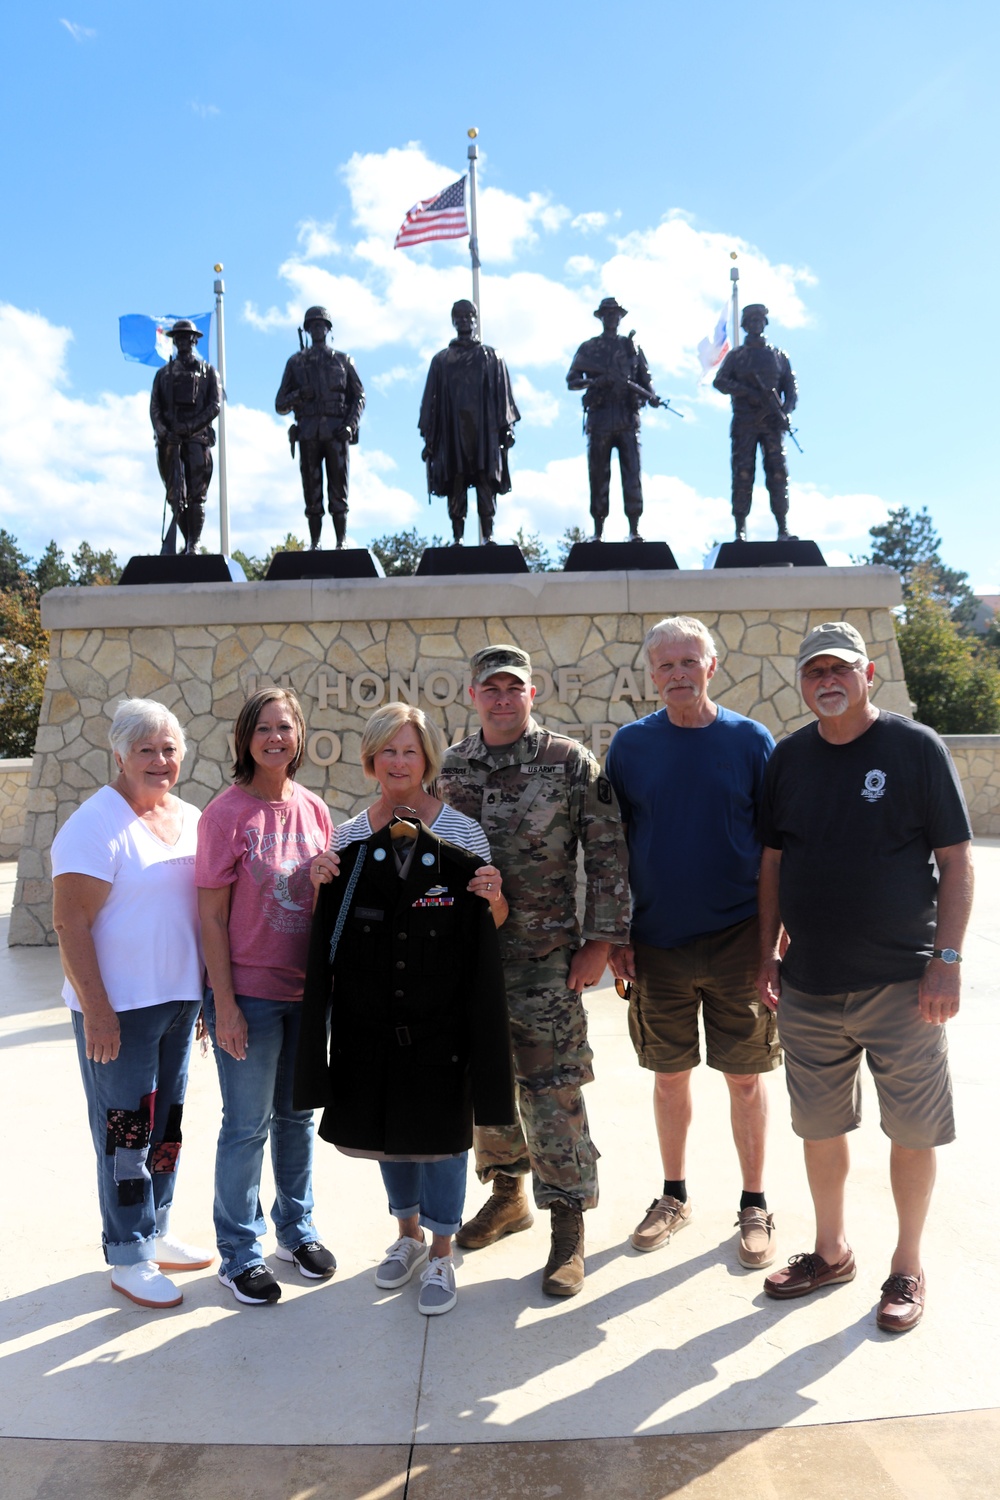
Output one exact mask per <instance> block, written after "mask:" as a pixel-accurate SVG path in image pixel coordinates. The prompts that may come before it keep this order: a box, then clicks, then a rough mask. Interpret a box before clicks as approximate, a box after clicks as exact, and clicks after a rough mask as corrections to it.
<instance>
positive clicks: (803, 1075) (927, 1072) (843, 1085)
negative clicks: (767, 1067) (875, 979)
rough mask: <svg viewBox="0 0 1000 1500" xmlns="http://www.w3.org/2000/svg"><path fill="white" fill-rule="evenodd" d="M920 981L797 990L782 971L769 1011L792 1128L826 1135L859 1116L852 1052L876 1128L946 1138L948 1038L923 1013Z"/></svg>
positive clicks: (910, 1142) (951, 1128)
mask: <svg viewBox="0 0 1000 1500" xmlns="http://www.w3.org/2000/svg"><path fill="white" fill-rule="evenodd" d="M918 990H919V981H918V980H916V979H907V980H904V981H903V982H902V983H900V984H886V985H882V986H881V987H880V988H878V989H872V990H849V991H847V992H845V993H843V994H839V995H806V994H803V993H802V991H801V990H795V989H792V987H791V985H789V984H787V983H786V982H785V981H784V980H783V981H782V985H781V1001H780V1003H779V1005H778V1018H779V1020H780V1023H781V1040H782V1043H783V1044H784V1048H785V1065H786V1066H785V1077H786V1078H787V1080H788V1093H789V1097H790V1099H791V1103H792V1129H793V1130H794V1131H795V1134H796V1135H799V1136H802V1137H803V1138H804V1139H805V1140H807V1141H826V1140H830V1139H831V1138H832V1137H833V1136H837V1135H845V1134H846V1133H847V1131H849V1130H856V1129H857V1127H858V1125H859V1124H860V1123H861V1079H860V1068H861V1054H862V1053H865V1055H866V1058H867V1062H868V1067H869V1069H870V1071H871V1075H872V1077H873V1078H874V1080H875V1089H876V1092H877V1094H878V1102H879V1108H880V1110H881V1113H882V1129H883V1130H884V1131H885V1133H886V1135H887V1136H888V1137H889V1139H890V1140H891V1141H895V1142H896V1144H897V1145H899V1146H906V1147H908V1148H909V1149H910V1150H912V1151H922V1150H924V1149H926V1148H927V1147H929V1146H946V1145H947V1144H948V1142H949V1141H953V1140H954V1139H955V1117H954V1113H953V1110H952V1095H951V1074H950V1072H949V1070H948V1038H947V1036H946V1035H945V1028H944V1027H943V1026H931V1025H930V1024H929V1022H927V1021H925V1020H923V1019H922V1017H921V1015H920V1011H919V1009H918V1005H917V994H918Z"/></svg>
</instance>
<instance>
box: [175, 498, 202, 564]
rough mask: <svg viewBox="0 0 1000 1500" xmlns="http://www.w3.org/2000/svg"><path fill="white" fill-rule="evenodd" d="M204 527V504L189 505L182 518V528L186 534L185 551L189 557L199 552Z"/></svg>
mask: <svg viewBox="0 0 1000 1500" xmlns="http://www.w3.org/2000/svg"><path fill="white" fill-rule="evenodd" d="M204 527H205V507H204V506H203V505H189V506H188V508H187V510H186V511H185V512H184V513H183V516H182V519H181V530H182V532H183V534H184V551H185V553H186V555H187V556H188V557H191V556H193V555H194V553H195V552H197V550H198V543H199V542H200V541H201V533H202V531H203V530H204Z"/></svg>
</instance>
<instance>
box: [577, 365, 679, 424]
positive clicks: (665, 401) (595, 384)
mask: <svg viewBox="0 0 1000 1500" xmlns="http://www.w3.org/2000/svg"><path fill="white" fill-rule="evenodd" d="M609 381H610V382H613V383H617V384H621V385H624V386H626V387H627V389H628V390H630V391H634V392H635V394H636V395H637V396H641V397H642V399H643V401H647V402H648V403H649V405H650V406H659V407H662V409H663V410H664V411H668V412H670V413H671V414H672V415H673V416H675V417H680V419H681V421H683V420H684V413H683V412H682V411H678V410H677V408H676V406H671V405H670V399H669V397H664V396H658V395H657V394H656V392H655V391H650V390H647V389H646V387H645V386H644V385H640V384H639V382H638V381H637V380H627V379H626V378H625V376H624V375H598V376H595V377H594V378H593V379H590V380H584V381H583V382H582V383H581V384H580V385H579V386H577V387H576V389H577V390H581V391H589V390H598V389H601V390H603V389H605V388H606V385H607V382H609Z"/></svg>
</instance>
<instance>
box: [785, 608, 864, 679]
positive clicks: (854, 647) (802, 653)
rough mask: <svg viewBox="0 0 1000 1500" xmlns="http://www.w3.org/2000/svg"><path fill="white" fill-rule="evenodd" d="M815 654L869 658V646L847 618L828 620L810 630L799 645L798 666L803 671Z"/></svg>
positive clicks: (848, 658)
mask: <svg viewBox="0 0 1000 1500" xmlns="http://www.w3.org/2000/svg"><path fill="white" fill-rule="evenodd" d="M814 656H836V657H838V658H839V660H840V661H857V659H858V657H859V656H860V657H861V658H862V659H863V660H864V661H867V660H868V647H867V646H866V645H865V643H864V641H863V640H862V638H861V636H860V635H859V634H858V632H857V631H856V630H855V628H854V626H853V625H848V623H847V621H846V620H827V621H826V622H825V624H823V625H817V626H815V627H814V629H812V630H810V632H809V634H808V635H807V636H806V637H805V639H804V640H803V642H802V644H801V646H800V647H799V656H798V661H797V663H796V666H797V668H798V670H799V671H800V672H801V671H802V668H803V667H804V666H805V665H806V663H807V662H811V661H812V659H813V657H814Z"/></svg>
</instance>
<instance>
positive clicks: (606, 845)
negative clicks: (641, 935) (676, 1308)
mask: <svg viewBox="0 0 1000 1500" xmlns="http://www.w3.org/2000/svg"><path fill="white" fill-rule="evenodd" d="M470 665H471V673H472V686H471V687H470V689H469V693H470V696H471V698H472V700H473V703H474V704H475V707H476V710H477V712H478V713H479V717H480V721H481V724H482V728H481V730H480V732H479V733H478V734H474V735H471V736H470V737H469V738H468V739H465V740H462V741H461V742H460V743H459V744H458V745H455V746H453V747H452V748H451V749H450V750H449V751H448V753H447V755H446V757H445V763H444V767H443V769H442V771H441V775H440V779H439V782H438V788H439V791H440V794H441V796H442V797H444V799H445V800H446V801H447V802H448V803H450V805H451V806H452V807H455V808H457V809H458V810H459V811H460V812H463V813H466V814H467V815H468V816H470V817H474V818H475V819H476V820H477V821H478V822H479V823H481V824H482V826H483V828H484V830H485V832H486V836H487V838H488V839H489V841H490V847H491V849H492V851H493V858H494V861H495V863H496V865H497V867H498V868H499V870H500V871H501V873H502V875H503V882H504V893H505V894H506V896H507V900H508V902H509V905H510V915H509V917H508V919H507V922H506V923H505V925H504V926H503V927H502V928H501V929H500V946H501V950H502V953H503V962H504V978H505V981H506V985H507V1002H508V1006H509V1010H510V1022H511V1037H512V1040H513V1044H514V1071H515V1075H516V1078H517V1094H518V1108H519V1113H520V1125H514V1126H509V1127H506V1128H500V1129H483V1130H478V1129H477V1131H476V1133H475V1148H476V1168H477V1171H478V1173H479V1177H480V1180H481V1181H482V1182H489V1181H492V1183H493V1193H492V1196H491V1197H490V1198H489V1199H488V1200H487V1202H486V1203H485V1204H484V1205H483V1207H482V1208H481V1209H480V1211H479V1213H478V1214H477V1215H476V1216H475V1218H474V1219H472V1220H470V1221H469V1223H468V1224H465V1225H463V1227H462V1228H461V1229H460V1230H459V1232H458V1236H457V1240H458V1243H459V1244H460V1245H461V1246H462V1247H463V1248H465V1249H468V1250H475V1249H480V1248H481V1247H483V1246H484V1245H490V1244H493V1243H494V1241H496V1240H498V1239H500V1238H501V1237H502V1236H503V1235H505V1234H514V1233H516V1232H517V1231H518V1230H521V1229H528V1228H529V1227H530V1226H531V1224H532V1223H533V1219H532V1215H531V1211H530V1209H529V1206H528V1200H527V1195H526V1193H525V1187H524V1178H525V1176H526V1174H527V1173H528V1172H529V1171H530V1172H531V1174H532V1185H533V1188H534V1197H535V1203H536V1204H537V1206H538V1207H539V1208H548V1209H550V1210H551V1215H552V1249H551V1253H550V1255H549V1259H548V1263H547V1265H546V1267H545V1273H544V1276H543V1279H542V1289H543V1290H544V1291H545V1292H547V1293H549V1295H551V1296H556V1297H569V1296H572V1295H573V1294H574V1293H575V1292H578V1291H579V1290H580V1288H581V1287H582V1286H583V1277H584V1263H583V1251H584V1243H583V1210H584V1209H587V1208H593V1207H594V1205H595V1204H596V1203H597V1157H598V1152H597V1149H596V1148H595V1146H594V1144H593V1142H592V1141H591V1139H590V1132H589V1129H588V1126H587V1111H586V1107H585V1105H584V1102H583V1094H582V1092H581V1091H582V1088H583V1085H584V1084H585V1083H589V1082H590V1081H591V1079H592V1078H593V1076H594V1071H593V1066H592V1063H593V1053H592V1052H591V1049H590V1045H589V1043H588V1041H587V1016H586V1012H585V1010H584V1008H583V1003H582V1000H581V992H582V991H583V990H584V989H586V988H588V987H589V986H590V985H594V984H597V982H598V981H599V980H600V978H601V976H602V974H603V973H604V968H605V965H606V963H607V958H608V953H609V950H610V947H611V944H612V943H625V942H627V940H628V921H629V892H628V883H627V879H626V869H627V854H626V849H625V840H624V837H623V834H622V826H621V817H620V815H619V812H618V804H617V802H616V800H615V795H614V792H613V791H612V790H611V785H610V783H609V782H608V780H607V778H606V777H605V776H603V775H602V774H601V770H600V767H599V766H598V764H597V761H596V760H595V759H594V757H593V756H592V755H591V754H590V752H589V751H588V750H585V749H584V748H583V747H582V746H581V745H580V744H579V743H578V742H577V741H576V740H572V739H569V738H567V737H565V736H564V735H557V734H549V733H548V732H547V731H546V730H544V729H541V728H540V727H539V726H538V725H537V724H536V723H535V722H534V720H533V719H532V718H531V703H532V699H533V698H534V696H535V690H534V688H533V687H532V686H531V659H530V657H529V656H528V654H527V653H526V652H525V651H522V650H521V649H520V648H519V647H517V646H507V645H503V646H488V647H486V649H485V650H483V651H479V652H477V653H476V655H475V656H474V657H473V658H472V661H471V664H470ZM578 846H580V847H582V849H583V861H584V869H585V872H586V879H587V900H586V911H585V914H584V921H583V927H582V930H581V926H580V923H579V921H578V918H577V910H576V878H577V877H576V854H577V847H578Z"/></svg>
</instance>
